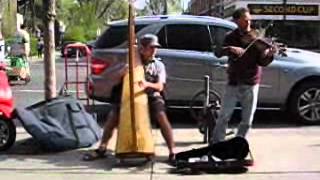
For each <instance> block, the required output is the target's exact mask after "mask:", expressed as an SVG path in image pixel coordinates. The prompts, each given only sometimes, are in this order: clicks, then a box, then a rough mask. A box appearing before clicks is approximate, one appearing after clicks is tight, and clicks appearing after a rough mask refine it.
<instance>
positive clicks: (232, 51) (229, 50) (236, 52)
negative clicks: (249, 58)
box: [223, 46, 245, 58]
mask: <svg viewBox="0 0 320 180" xmlns="http://www.w3.org/2000/svg"><path fill="white" fill-rule="evenodd" d="M223 51H224V52H225V53H226V55H227V56H230V57H232V58H239V57H241V56H242V55H243V54H244V52H245V50H244V49H243V48H241V47H236V46H227V47H224V48H223Z"/></svg>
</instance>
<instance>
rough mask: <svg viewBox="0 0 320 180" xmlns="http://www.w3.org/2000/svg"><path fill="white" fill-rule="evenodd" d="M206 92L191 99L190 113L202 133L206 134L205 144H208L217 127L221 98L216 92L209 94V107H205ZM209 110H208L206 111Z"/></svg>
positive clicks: (200, 92)
mask: <svg viewBox="0 0 320 180" xmlns="http://www.w3.org/2000/svg"><path fill="white" fill-rule="evenodd" d="M204 100H205V91H204V90H202V91H199V92H197V93H196V94H195V95H194V96H193V97H192V99H191V101H190V104H189V112H190V115H191V118H192V119H194V120H195V121H196V122H197V124H198V128H199V131H200V133H202V134H204V142H205V143H207V142H208V139H209V138H210V137H211V135H212V132H211V131H212V130H213V127H214V125H215V120H216V118H217V116H218V110H219V109H220V104H221V98H220V96H219V95H218V93H216V92H215V91H213V90H211V91H210V92H209V105H208V107H204ZM204 108H207V109H204Z"/></svg>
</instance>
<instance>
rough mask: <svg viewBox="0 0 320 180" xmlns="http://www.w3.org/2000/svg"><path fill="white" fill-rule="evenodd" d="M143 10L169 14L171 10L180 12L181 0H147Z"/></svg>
mask: <svg viewBox="0 0 320 180" xmlns="http://www.w3.org/2000/svg"><path fill="white" fill-rule="evenodd" d="M146 4H147V6H146V7H145V9H144V12H147V13H148V12H149V13H151V14H152V15H161V14H169V13H171V12H181V11H182V6H181V0H148V1H146Z"/></svg>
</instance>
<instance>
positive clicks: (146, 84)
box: [139, 80, 164, 92]
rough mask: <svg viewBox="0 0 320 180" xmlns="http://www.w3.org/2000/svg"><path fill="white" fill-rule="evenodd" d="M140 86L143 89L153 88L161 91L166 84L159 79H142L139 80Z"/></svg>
mask: <svg viewBox="0 0 320 180" xmlns="http://www.w3.org/2000/svg"><path fill="white" fill-rule="evenodd" d="M139 86H140V87H141V88H143V89H146V88H152V89H154V90H156V91H159V92H161V91H162V90H163V88H164V84H163V83H162V82H159V81H158V82H156V83H152V82H148V81H145V80H142V81H139Z"/></svg>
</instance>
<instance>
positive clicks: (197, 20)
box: [110, 15, 237, 29]
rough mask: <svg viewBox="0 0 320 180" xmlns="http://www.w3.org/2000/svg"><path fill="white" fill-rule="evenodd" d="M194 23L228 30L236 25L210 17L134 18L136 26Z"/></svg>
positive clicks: (112, 24) (120, 21) (170, 16)
mask: <svg viewBox="0 0 320 180" xmlns="http://www.w3.org/2000/svg"><path fill="white" fill-rule="evenodd" d="M160 22H161V23H168V24H170V23H195V24H208V23H209V24H212V25H218V26H223V27H228V28H232V29H234V28H236V27H237V26H236V24H235V23H233V22H231V21H228V20H224V19H221V18H217V17H212V16H194V15H155V16H138V17H136V18H135V23H136V24H153V23H160ZM127 24H128V21H127V20H119V21H113V22H111V23H110V25H111V26H117V25H119V26H121V25H127Z"/></svg>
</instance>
